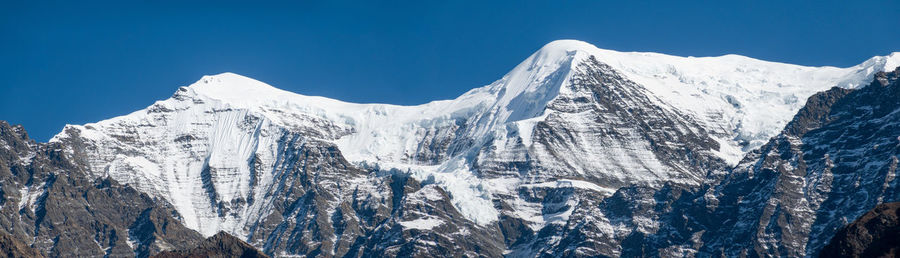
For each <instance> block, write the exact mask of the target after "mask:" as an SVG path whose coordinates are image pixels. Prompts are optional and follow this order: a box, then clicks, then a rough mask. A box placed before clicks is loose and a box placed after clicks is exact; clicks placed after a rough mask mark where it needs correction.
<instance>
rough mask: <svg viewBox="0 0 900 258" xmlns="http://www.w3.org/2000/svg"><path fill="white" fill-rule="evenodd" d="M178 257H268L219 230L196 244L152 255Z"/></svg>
mask: <svg viewBox="0 0 900 258" xmlns="http://www.w3.org/2000/svg"><path fill="white" fill-rule="evenodd" d="M179 257H185V258H188V257H192V258H194V257H196V258H200V257H213V258H225V257H241V258H257V257H258V258H268V257H269V256H267V255H265V254H263V253H262V252H260V251H259V250H256V248H254V247H253V246H251V245H250V244H248V243H247V242H244V241H241V240H240V239H238V238H236V237H234V236H232V235H229V234H228V233H225V232H219V233H218V234H215V235H213V236H211V237H208V238H206V239H205V240H203V241H200V243H199V244H197V246H195V247H192V248H190V249H185V250H174V251H164V252H160V253H158V254H156V255H154V256H153V258H179Z"/></svg>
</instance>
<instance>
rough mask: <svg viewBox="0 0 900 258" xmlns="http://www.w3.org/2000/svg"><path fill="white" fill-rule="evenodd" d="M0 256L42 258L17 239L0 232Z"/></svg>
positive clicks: (38, 253)
mask: <svg viewBox="0 0 900 258" xmlns="http://www.w3.org/2000/svg"><path fill="white" fill-rule="evenodd" d="M0 256H3V257H44V256H43V255H41V253H40V252H38V251H37V250H34V249H33V248H31V247H30V246H28V245H27V244H25V243H23V242H22V241H20V240H19V239H16V238H15V237H13V236H11V235H9V234H8V233H6V232H3V231H0Z"/></svg>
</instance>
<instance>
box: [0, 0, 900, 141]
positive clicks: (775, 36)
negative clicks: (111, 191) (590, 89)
mask: <svg viewBox="0 0 900 258" xmlns="http://www.w3.org/2000/svg"><path fill="white" fill-rule="evenodd" d="M88 2H89V3H81V2H80V1H67V2H63V3H52V4H51V3H39V2H36V1H2V3H0V5H2V6H0V35H2V38H0V39H2V40H0V119H2V120H7V121H10V122H11V123H14V124H23V125H25V126H26V129H28V130H29V132H30V134H31V136H32V137H33V138H35V139H38V140H40V141H46V140H47V139H49V138H50V137H51V136H53V135H54V134H56V133H57V132H58V131H59V130H60V129H61V128H62V126H63V125H65V124H67V123H69V124H83V123H88V122H94V121H99V120H102V119H106V118H110V117H114V116H118V115H123V114H127V113H129V112H131V111H134V110H138V109H142V108H144V107H146V106H148V105H150V104H152V103H153V101H155V100H159V99H165V98H168V97H169V96H171V94H172V93H173V92H174V91H175V89H176V88H177V87H179V86H183V85H188V84H190V83H192V82H194V81H196V80H198V79H199V78H200V77H201V76H202V75H205V74H217V73H221V72H235V73H238V74H242V75H246V76H250V77H253V78H256V79H259V80H261V81H264V82H267V83H269V84H272V85H273V86H276V87H279V88H282V89H285V90H289V91H293V92H297V93H301V94H305V95H319V96H326V97H330V98H336V99H341V100H344V101H351V102H367V103H372V102H376V103H393V104H420V103H425V102H428V101H431V100H438V99H449V98H453V97H456V96H458V95H459V94H461V93H463V92H465V91H467V90H469V89H471V88H475V87H479V86H482V85H486V84H489V83H491V82H492V81H494V80H496V79H499V78H500V77H501V76H502V75H503V74H504V73H506V72H507V71H508V70H509V69H511V68H512V67H513V66H515V65H516V64H517V63H518V62H520V61H522V60H523V59H525V58H526V57H527V56H528V55H530V54H531V53H532V52H533V51H535V50H537V49H538V48H540V47H541V46H542V45H543V44H545V43H547V42H550V41H552V40H555V39H579V40H584V41H587V42H590V43H592V44H595V45H596V46H598V47H600V48H606V49H613V50H621V51H651V52H661V53H667V54H674V55H682V56H717V55H723V54H729V53H733V54H740V55H746V56H750V57H754V58H759V59H764V60H771V61H779V62H788V63H797V64H803V65H815V66H822V65H831V66H841V67H845V66H851V65H855V64H857V63H860V62H862V61H864V60H865V59H867V58H869V57H871V56H875V55H885V54H888V53H890V52H893V51H900V33H898V31H900V1H830V0H826V1H690V2H689V3H683V2H687V1H615V2H613V1H527V2H521V1H490V2H488V1H472V2H458V1H425V2H424V3H422V2H405V3H400V2H390V1H372V2H366V3H359V2H345V1H329V2H317V1H310V2H269V3H263V4H255V3H250V1H234V2H200V1H172V2H161V1H119V2H101V1H88ZM124 2H128V3H124ZM185 2H189V3H185Z"/></svg>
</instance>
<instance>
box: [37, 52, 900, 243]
mask: <svg viewBox="0 0 900 258" xmlns="http://www.w3.org/2000/svg"><path fill="white" fill-rule="evenodd" d="M898 65H900V53H893V54H891V55H889V56H884V57H874V58H872V59H869V60H868V61H865V62H864V63H862V64H860V65H857V66H854V67H849V68H835V67H804V66H797V65H790V64H782V63H774V62H767V61H761V60H756V59H752V58H747V57H742V56H736V55H726V56H721V57H702V58H695V57H676V56H669V55H663V54H656V53H634V52H616V51H610V50H603V49H598V48H596V47H594V46H592V45H590V44H588V43H584V42H580V41H574V40H560V41H554V42H551V43H549V44H547V45H546V46H544V47H543V48H541V49H540V50H538V51H537V52H536V53H534V54H532V55H531V56H530V57H528V58H527V59H526V60H525V61H523V62H522V63H520V64H519V65H517V66H516V67H515V68H513V70H512V71H510V72H509V73H508V74H506V75H505V76H503V77H502V78H501V79H500V80H498V81H496V82H494V83H492V84H490V85H487V86H484V87H481V88H476V89H473V90H471V91H469V92H467V93H465V94H463V95H462V96H460V97H458V98H456V99H453V100H443V101H435V102H431V103H427V104H423V105H418V106H397V105H386V104H354V103H346V102H341V101H338V100H333V99H328V98H323V97H313V96H303V95H299V94H295V93H291V92H286V91H283V90H279V89H277V88H274V87H272V86H269V85H267V84H265V83H263V82H259V81H256V80H253V79H250V78H247V77H243V76H240V75H236V74H231V73H224V74H219V75H214V76H205V77H203V78H202V79H201V80H200V81H198V82H196V83H194V84H192V85H190V86H186V87H181V88H179V89H178V90H177V91H176V92H175V94H174V95H173V96H172V97H171V98H169V99H166V100H161V101H157V102H156V103H154V104H153V105H151V106H149V107H148V108H146V109H143V110H139V111H136V112H133V113H131V114H128V115H125V116H121V117H116V118H112V119H109V120H104V121H100V122H97V123H91V124H86V125H69V126H66V128H65V129H64V130H63V132H61V133H60V134H58V135H57V136H55V137H54V138H53V139H52V140H51V142H52V143H56V144H61V145H62V146H66V148H67V149H66V158H67V159H71V160H73V161H75V162H76V163H79V164H81V165H83V166H84V167H85V168H86V170H87V171H89V173H91V176H92V177H93V178H106V177H109V178H112V179H114V180H115V181H118V182H120V183H122V184H128V185H129V186H132V187H134V188H136V189H138V190H139V191H141V192H143V193H146V194H148V195H149V196H152V197H154V198H158V199H159V200H161V201H164V202H166V203H168V204H170V205H171V206H172V207H174V209H175V210H176V211H177V213H178V215H179V218H180V220H181V222H182V223H183V224H184V225H185V226H186V227H188V228H191V229H194V230H197V231H199V232H200V233H201V234H203V235H204V236H212V235H214V234H216V233H217V232H219V231H226V232H228V233H231V234H233V235H235V236H237V237H239V238H241V239H244V240H247V241H248V242H249V243H251V244H253V245H256V246H257V247H260V248H262V249H263V250H264V251H265V252H266V253H270V254H278V255H281V254H285V255H287V254H328V255H350V254H357V255H360V254H366V253H367V254H395V255H396V254H410V253H415V252H422V251H421V250H419V249H418V248H419V247H423V248H424V247H428V248H427V250H428V251H425V252H426V253H428V252H430V253H431V254H441V252H445V253H462V254H465V253H466V252H472V254H477V253H481V254H484V255H487V256H496V255H503V254H506V255H512V256H517V255H522V256H530V255H533V254H536V253H538V252H552V253H556V254H560V255H566V254H571V255H601V254H602V255H621V254H622V252H623V250H622V248H621V247H620V243H622V242H623V241H624V240H623V239H622V238H623V236H626V235H630V234H632V233H633V232H643V233H645V234H651V233H653V232H657V231H658V230H659V228H660V227H662V226H660V225H659V222H658V221H656V218H654V217H653V216H651V215H652V214H655V213H654V212H649V213H648V212H633V211H630V212H628V213H625V214H623V213H621V212H619V211H621V210H622V209H619V208H616V207H619V206H629V205H628V204H621V205H619V206H617V205H615V204H613V203H611V202H613V201H616V200H621V201H622V202H626V203H627V202H628V201H629V200H636V199H633V198H632V197H633V196H632V197H628V196H623V195H626V194H627V193H628V191H637V192H640V191H644V193H647V194H649V193H652V192H655V191H660V189H668V188H671V187H675V188H679V189H681V188H684V189H701V188H702V187H704V185H714V184H717V183H718V181H719V180H721V179H723V178H725V177H726V175H727V174H728V172H729V171H731V170H732V168H733V167H734V166H735V165H738V164H739V163H738V162H739V161H740V160H741V159H742V158H743V157H744V156H745V155H746V154H747V153H748V152H751V151H753V150H755V149H757V148H759V147H760V146H763V144H764V143H766V142H767V141H769V139H770V138H771V137H773V136H776V135H777V134H778V133H779V132H780V130H781V128H783V127H784V126H785V125H787V124H788V122H789V121H791V119H792V117H793V116H794V114H795V113H796V112H797V111H798V110H800V108H801V107H803V105H804V103H805V101H806V99H807V98H808V97H809V96H812V95H813V94H815V93H816V92H819V91H823V90H826V89H829V88H831V87H833V86H839V87H842V88H846V89H853V88H857V87H859V86H860V85H867V84H868V83H869V82H870V81H871V80H872V78H873V76H874V75H875V73H877V72H880V71H885V70H892V69H893V68H894V67H896V66H898ZM745 160H746V159H745ZM740 164H744V163H740ZM623 187H624V188H623ZM639 189H643V190H639ZM647 189H649V190H647ZM648 214H651V215H648ZM585 220H587V221H590V223H579V224H573V223H574V222H577V221H581V222H584V221H585ZM579 225H580V226H579ZM581 226H589V227H590V230H581V231H580V234H592V235H591V236H584V235H573V234H575V233H578V232H579V228H576V227H581ZM498 232H500V233H498ZM401 236H402V237H401ZM411 236H415V237H414V238H415V239H418V240H416V241H410V240H409V237H411ZM574 238H579V239H598V241H596V242H594V243H591V244H590V246H577V245H576V246H569V245H568V244H571V243H581V244H583V243H584V242H578V241H574V240H573V239H574ZM448 244H449V245H448ZM454 245H456V246H462V248H461V249H460V250H458V252H457V251H453V250H450V249H447V248H452V247H453V246H454ZM410 248H411V249H410ZM442 248H443V249H442ZM445 249H446V250H445ZM687 249H690V248H686V249H685V250H687ZM435 250H438V251H435ZM440 250H444V251H440ZM691 250H696V249H691ZM687 252H688V253H689V252H690V251H687ZM351 256H352V255H351Z"/></svg>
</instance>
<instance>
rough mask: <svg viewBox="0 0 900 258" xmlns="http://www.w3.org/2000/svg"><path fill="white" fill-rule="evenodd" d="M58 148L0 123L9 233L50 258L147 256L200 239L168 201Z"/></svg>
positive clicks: (3, 215) (0, 212)
mask: <svg viewBox="0 0 900 258" xmlns="http://www.w3.org/2000/svg"><path fill="white" fill-rule="evenodd" d="M59 152H60V151H59V146H56V145H55V144H43V143H41V144H39V143H35V142H34V141H32V140H30V139H29V138H28V136H27V134H26V133H25V130H24V129H23V128H22V127H21V126H15V127H14V126H10V125H9V124H8V123H6V122H4V121H0V232H2V231H5V232H3V233H4V235H7V236H9V237H11V238H14V239H16V240H18V241H19V242H21V243H22V244H23V245H22V246H25V247H30V248H33V249H35V250H37V251H38V252H39V253H40V254H43V255H46V256H52V257H59V256H77V257H89V256H93V257H102V256H114V257H131V256H138V257H147V256H149V255H150V254H154V253H157V252H159V251H162V250H166V249H172V248H180V247H187V246H190V245H193V244H194V243H196V242H197V241H200V240H201V239H202V237H201V236H200V234H198V233H197V232H195V231H193V230H190V229H188V228H185V227H184V226H182V225H181V223H180V222H179V221H178V220H177V219H175V217H176V216H178V214H177V213H175V212H174V210H173V209H171V208H170V207H168V206H166V205H165V204H164V203H162V202H157V201H156V200H154V199H151V198H150V197H148V196H147V195H146V194H142V193H140V192H138V191H137V190H135V189H133V188H131V187H129V186H127V185H120V184H119V183H117V182H116V181H114V180H110V179H98V180H91V179H88V178H87V177H86V176H85V174H84V171H83V169H82V168H81V167H79V166H76V165H74V164H73V163H71V162H69V161H68V160H66V159H65V158H63V157H62V155H60V153H59ZM13 246H14V247H15V246H19V245H13ZM17 248H18V247H17ZM18 250H22V249H21V248H18Z"/></svg>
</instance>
